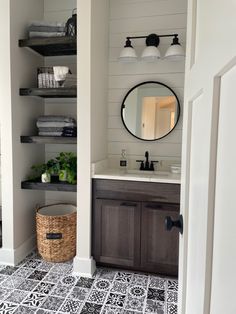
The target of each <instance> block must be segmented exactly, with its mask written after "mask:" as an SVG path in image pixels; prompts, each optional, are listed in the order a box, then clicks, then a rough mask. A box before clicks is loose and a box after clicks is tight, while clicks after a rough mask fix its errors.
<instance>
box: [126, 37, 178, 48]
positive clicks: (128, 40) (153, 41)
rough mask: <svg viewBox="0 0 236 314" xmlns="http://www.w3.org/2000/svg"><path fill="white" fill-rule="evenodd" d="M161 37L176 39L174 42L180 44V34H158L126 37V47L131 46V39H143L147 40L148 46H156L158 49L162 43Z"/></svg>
mask: <svg viewBox="0 0 236 314" xmlns="http://www.w3.org/2000/svg"><path fill="white" fill-rule="evenodd" d="M160 37H174V39H173V42H175V43H176V44H178V42H179V41H178V34H166V35H157V34H149V35H146V36H128V37H126V47H132V46H131V39H143V38H146V45H147V46H155V47H158V46H159V43H160Z"/></svg>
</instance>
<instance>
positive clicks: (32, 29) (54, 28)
mask: <svg viewBox="0 0 236 314" xmlns="http://www.w3.org/2000/svg"><path fill="white" fill-rule="evenodd" d="M28 31H29V32H49V33H52V32H56V33H58V32H59V33H60V32H65V27H58V26H35V25H31V26H30V27H29V29H28Z"/></svg>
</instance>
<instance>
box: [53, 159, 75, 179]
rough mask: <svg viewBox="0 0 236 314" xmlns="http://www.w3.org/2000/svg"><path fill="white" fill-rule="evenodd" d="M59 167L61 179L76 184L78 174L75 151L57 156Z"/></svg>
mask: <svg viewBox="0 0 236 314" xmlns="http://www.w3.org/2000/svg"><path fill="white" fill-rule="evenodd" d="M56 160H57V162H58V167H59V172H58V175H59V180H60V181H67V182H68V183H71V184H76V176H77V158H76V155H75V154H74V153H60V155H59V156H58V157H56Z"/></svg>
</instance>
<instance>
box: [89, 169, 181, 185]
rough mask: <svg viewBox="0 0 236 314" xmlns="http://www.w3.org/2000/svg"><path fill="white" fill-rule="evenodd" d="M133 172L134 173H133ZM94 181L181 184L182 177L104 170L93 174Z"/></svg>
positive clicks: (171, 174) (159, 173) (156, 173)
mask: <svg viewBox="0 0 236 314" xmlns="http://www.w3.org/2000/svg"><path fill="white" fill-rule="evenodd" d="M131 172H132V171H131ZM92 178H93V179H108V180H125V181H143V182H159V183H172V184H181V175H180V174H173V173H170V172H161V171H160V172H158V171H157V172H154V173H152V172H148V171H145V172H144V171H140V172H139V173H127V172H126V171H125V170H119V169H103V170H101V171H100V172H98V173H96V172H95V173H93V175H92Z"/></svg>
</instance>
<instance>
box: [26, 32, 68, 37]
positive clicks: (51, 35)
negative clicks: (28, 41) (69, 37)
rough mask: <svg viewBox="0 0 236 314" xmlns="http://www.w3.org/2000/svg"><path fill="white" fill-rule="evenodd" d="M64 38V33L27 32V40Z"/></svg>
mask: <svg viewBox="0 0 236 314" xmlns="http://www.w3.org/2000/svg"><path fill="white" fill-rule="evenodd" d="M64 36H66V33H65V32H50V33H49V32H29V38H39V37H40V38H41V37H43V38H45V37H49V38H50V37H64Z"/></svg>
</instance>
